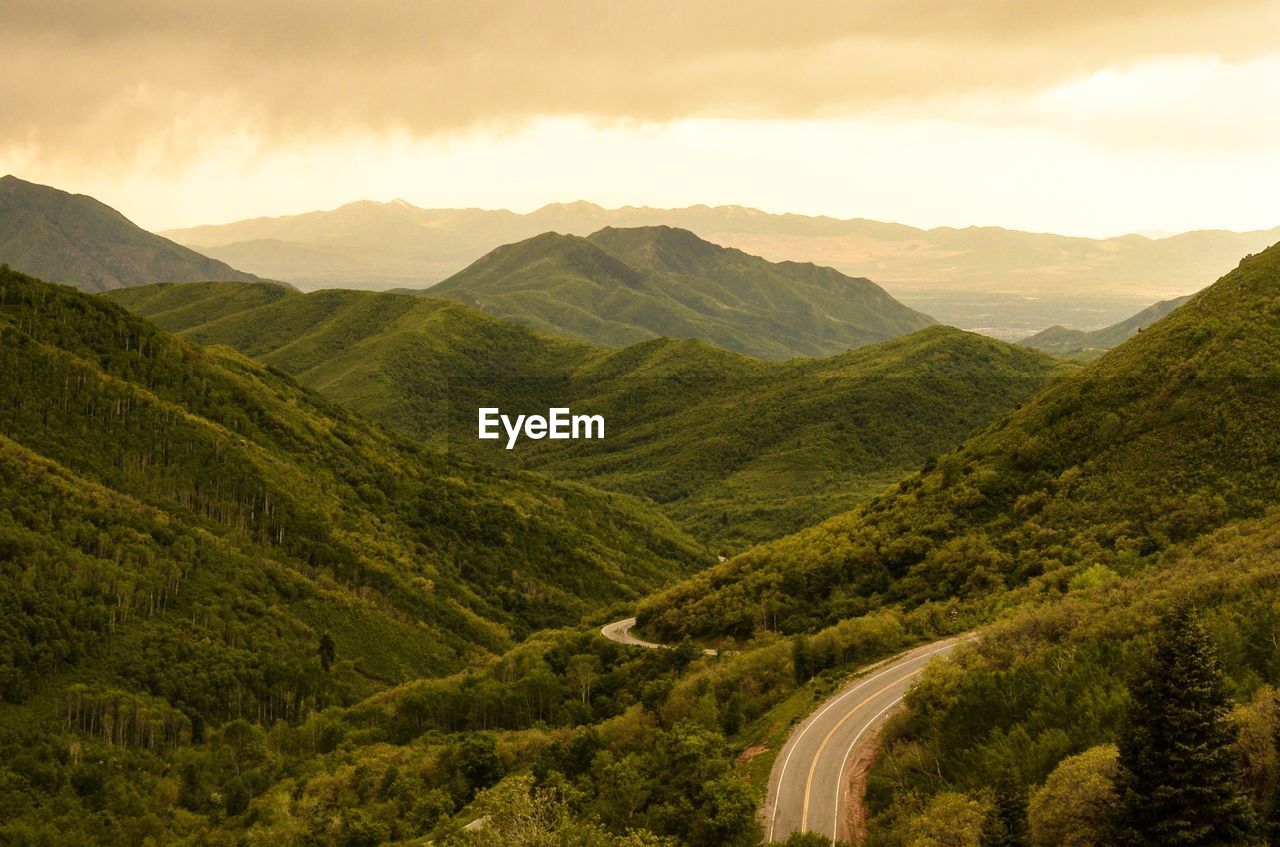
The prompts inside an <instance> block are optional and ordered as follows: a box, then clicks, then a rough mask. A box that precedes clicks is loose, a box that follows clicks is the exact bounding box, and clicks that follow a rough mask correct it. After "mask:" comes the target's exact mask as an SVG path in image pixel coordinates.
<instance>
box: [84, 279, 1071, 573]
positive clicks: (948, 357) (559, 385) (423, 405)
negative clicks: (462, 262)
mask: <svg viewBox="0 0 1280 847" xmlns="http://www.w3.org/2000/svg"><path fill="white" fill-rule="evenodd" d="M109 296H110V298H111V299H112V300H114V301H116V302H118V303H120V304H122V305H124V306H126V307H127V308H129V309H131V310H133V311H136V312H137V313H138V314H141V315H143V316H144V317H147V318H149V319H151V320H154V321H156V322H157V323H158V324H159V325H160V326H162V327H164V328H165V329H169V330H172V331H174V332H179V333H181V334H182V335H183V336H184V337H186V338H187V339H188V340H191V341H195V342H198V343H201V344H206V345H212V344H224V345H228V346H232V347H234V348H236V349H237V350H239V351H240V352H242V353H245V354H247V355H250V356H253V357H255V358H257V359H259V360H260V361H263V362H266V363H267V364H269V365H272V366H274V367H277V368H280V369H281V370H284V371H286V372H288V373H289V374H291V375H292V376H294V377H295V378H297V379H298V380H299V381H301V382H302V383H303V384H305V385H307V386H309V387H312V388H314V389H317V390H319V391H321V392H323V393H324V394H325V395H326V396H327V397H328V398H329V399H331V400H335V401H337V402H339V403H342V404H343V405H345V406H347V407H348V408H351V409H353V410H355V411H357V412H359V413H361V414H364V415H366V416H368V417H370V418H373V419H374V420H376V421H378V422H380V423H382V424H384V425H386V426H387V427H389V428H391V429H393V430H395V431H397V432H399V433H401V434H402V435H404V436H406V437H409V438H413V439H415V440H418V441H421V442H422V443H425V444H428V445H433V446H438V447H442V448H445V449H448V450H449V451H450V452H451V453H452V454H454V455H467V456H471V457H473V458H475V459H477V460H484V461H486V462H496V463H502V464H512V463H514V464H516V465H519V466H522V467H525V468H528V469H534V470H538V471H541V472H544V473H549V474H552V475H555V476H559V477H563V478H566V479H574V480H581V481H584V482H588V483H591V484H593V485H596V486H600V487H605V488H609V489H612V490H616V491H621V492H625V493H628V494H634V495H637V496H641V497H645V498H648V499H650V500H653V501H655V502H656V503H658V504H660V505H661V507H662V508H663V509H664V511H666V513H667V514H668V515H669V516H670V517H672V518H673V519H674V520H675V521H676V522H678V523H679V524H680V525H681V526H683V527H684V528H685V529H686V530H688V531H689V532H690V533H691V534H693V535H694V536H695V537H697V538H700V539H703V540H705V541H707V542H708V543H711V544H714V545H715V546H716V547H717V548H718V549H719V550H721V551H723V552H733V551H736V550H740V549H743V548H744V547H746V546H749V545H750V544H752V543H755V542H759V541H762V540H766V539H770V538H776V537H778V536H779V535H783V534H785V533H787V532H791V531H794V530H796V529H799V528H801V527H803V526H806V525H809V524H812V523H814V522H816V521H819V520H821V519H823V518H826V517H829V516H830V515H832V514H836V513H838V512H840V511H843V510H846V509H848V508H850V507H852V506H853V505H855V504H857V503H859V502H861V501H863V500H865V499H866V498H868V497H870V496H871V495H873V494H875V493H877V492H879V491H880V490H882V489H883V488H884V487H885V486H887V485H889V484H891V483H892V482H894V481H895V480H897V479H899V478H901V477H902V475H903V474H904V473H906V472H907V471H908V470H910V469H914V468H916V467H919V466H920V464H921V463H922V462H924V461H925V459H926V458H927V457H929V456H931V455H937V454H940V453H943V452H945V451H947V450H949V449H951V448H952V447H954V446H955V445H956V444H958V443H959V442H960V441H961V439H962V438H963V437H964V436H965V435H967V434H968V433H970V432H972V431H974V430H976V429H978V428H980V427H982V426H984V425H985V424H987V423H989V422H990V421H992V420H994V419H995V418H996V417H997V416H998V415H1000V414H1001V413H1003V412H1004V411H1006V410H1008V409H1009V408H1012V407H1013V406H1014V405H1015V404H1017V403H1019V402H1021V401H1022V400H1024V399H1026V398H1027V397H1029V396H1030V395H1031V394H1033V393H1034V392H1035V391H1036V390H1037V389H1038V388H1039V387H1041V386H1042V385H1043V384H1045V383H1046V382H1047V381H1048V380H1049V379H1050V378H1051V377H1052V376H1053V375H1054V374H1056V373H1057V372H1058V370H1059V368H1060V366H1059V364H1058V363H1056V362H1054V361H1053V360H1051V359H1050V358H1049V357H1047V356H1044V355H1043V354H1039V353H1035V352H1032V351H1029V350H1024V349H1021V348H1018V347H1016V346H1013V345H1009V344H1005V343H1003V342H999V341H994V340H992V339H989V338H984V337H982V336H977V335H972V334H969V333H964V332H961V331H959V330H954V329H949V328H945V327H929V328H927V329H924V330H921V331H919V332H916V333H913V334H911V335H908V336H904V337H902V338H897V339H894V340H892V341H887V342H883V343H880V344H876V345H872V346H869V347H864V348H861V349H859V350H855V351H851V352H848V353H844V354H842V355H839V356H833V357H830V358H827V359H816V360H815V359H797V360H792V361H789V362H780V363H774V362H762V361H758V360H754V359H748V358H746V357H743V356H739V355H737V354H733V353H728V352H725V351H723V350H719V349H717V348H715V347H712V346H710V345H708V344H705V343H702V342H699V341H693V340H685V341H672V340H668V339H654V340H651V341H645V342H641V343H638V344H635V345H632V346H631V347H628V348H625V349H622V350H608V349H602V348H598V347H592V346H589V345H585V344H581V343H578V342H573V341H569V340H566V339H558V338H553V337H549V336H541V335H536V334H534V333H532V332H530V331H528V330H526V329H524V328H522V327H519V326H516V325H513V324H510V323H506V322H503V321H499V320H496V319H494V318H491V317H489V316H487V315H484V314H482V313H480V312H478V311H476V310H474V309H470V308H468V307H466V306H462V305H460V304H456V303H451V302H448V301H443V300H432V299H428V298H416V297H409V296H405V295H397V294H375V293H366V292H355V291H336V290H334V291H319V292H315V293H313V294H307V295H296V294H290V293H289V292H287V290H285V289H281V288H277V287H272V286H265V285H251V284H238V283H193V284H182V285H157V286H146V287H142V288H133V289H128V290H124V291H118V292H112V293H111V294H110V295H109ZM553 402H554V403H556V404H559V405H567V406H569V407H571V408H573V409H574V410H575V411H589V412H590V413H593V414H602V415H604V416H605V419H606V421H607V422H608V430H607V435H606V438H605V440H604V441H602V442H552V441H543V442H529V441H525V442H522V443H520V444H519V445H518V446H517V447H516V449H515V450H512V451H507V450H504V449H502V445H501V444H498V443H495V442H481V441H478V440H477V439H476V437H475V436H476V409H477V408H479V407H480V406H499V407H501V408H503V410H504V411H508V412H511V413H545V412H546V409H547V406H548V404H549V403H553Z"/></svg>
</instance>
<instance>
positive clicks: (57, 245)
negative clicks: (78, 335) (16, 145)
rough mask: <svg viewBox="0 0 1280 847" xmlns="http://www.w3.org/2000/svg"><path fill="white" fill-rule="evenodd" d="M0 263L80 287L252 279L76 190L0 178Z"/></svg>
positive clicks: (98, 288)
mask: <svg viewBox="0 0 1280 847" xmlns="http://www.w3.org/2000/svg"><path fill="white" fill-rule="evenodd" d="M0 262H3V263H5V264H8V265H9V266H10V267H12V268H13V269H14V270H17V271H21V272H23V273H29V274H32V275H33V276H37V277H41V278H44V279H50V280H53V281H56V282H61V283H65V284H67V285H73V286H75V287H76V288H79V289H81V290H84V291H108V290H110V289H113V288H126V287H128V286H131V285H146V284H148V283H152V282H168V281H193V280H214V279H226V280H241V281H250V280H256V279H258V277H257V276H255V275H254V274H250V273H245V272H243V271H238V270H236V269H235V268H232V267H231V266H229V265H227V264H225V263H223V262H220V261H218V260H217V259H210V258H209V257H207V256H202V255H200V254H199V253H197V252H196V251H194V250H192V249H190V248H187V247H183V246H182V245H180V244H175V243H174V242H172V241H170V240H169V239H167V238H163V237H161V236H159V235H154V234H152V233H150V232H147V231H146V230H144V229H141V228H140V227H138V226H136V225H135V224H133V223H132V222H131V221H129V219H127V218H126V217H125V216H124V215H122V214H120V213H119V212H117V211H116V210H115V209H112V208H111V207H110V206H107V205H105V204H103V203H100V202H99V201H97V200H95V199H93V198H92V197H88V196H86V195H83V194H69V193H67V192H65V191H61V190H59V189H57V188H51V187H49V186H46V185H38V184H36V183H32V182H26V181H25V180H21V179H18V178H17V177H15V176H4V177H0Z"/></svg>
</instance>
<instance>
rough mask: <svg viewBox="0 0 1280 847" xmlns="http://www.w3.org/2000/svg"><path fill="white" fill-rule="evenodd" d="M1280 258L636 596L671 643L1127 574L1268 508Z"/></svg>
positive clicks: (1278, 446)
mask: <svg viewBox="0 0 1280 847" xmlns="http://www.w3.org/2000/svg"><path fill="white" fill-rule="evenodd" d="M1277 280H1280V247H1273V248H1271V249H1270V250H1268V251H1266V252H1264V253H1261V254H1259V255H1257V256H1253V257H1250V258H1248V259H1247V260H1245V261H1243V262H1242V263H1241V265H1240V267H1239V268H1237V269H1236V270H1234V271H1232V272H1231V273H1229V274H1227V275H1226V276H1225V277H1223V278H1222V279H1221V280H1219V281H1218V282H1217V283H1216V284H1214V285H1213V286H1211V287H1209V288H1208V289H1206V290H1205V291H1203V292H1201V293H1200V294H1198V295H1196V296H1195V297H1194V298H1193V299H1191V300H1190V301H1189V302H1188V303H1187V304H1186V305H1185V306H1183V307H1182V308H1181V309H1179V310H1178V311H1176V312H1174V313H1173V314H1171V315H1169V316H1168V317H1166V318H1165V319H1164V320H1162V321H1160V322H1158V323H1156V324H1155V325H1153V326H1152V327H1150V328H1149V329H1147V330H1146V331H1144V332H1143V333H1141V334H1140V335H1137V336H1135V337H1134V338H1132V339H1131V340H1129V341H1128V342H1126V343H1125V344H1123V345H1122V346H1120V347H1118V348H1117V349H1115V350H1113V351H1112V352H1111V353H1109V354H1107V355H1106V356H1104V357H1102V358H1101V359H1098V360H1097V361H1095V362H1093V363H1091V364H1089V365H1087V366H1085V367H1084V368H1082V369H1081V370H1079V371H1078V372H1076V373H1073V374H1069V375H1067V376H1065V377H1064V378H1062V379H1060V380H1058V381H1057V382H1056V383H1055V384H1053V385H1051V386H1050V387H1048V388H1047V389H1045V390H1044V391H1042V392H1041V393H1039V394H1037V395H1036V396H1035V397H1034V398H1032V399H1031V400H1030V401H1028V402H1027V403H1025V404H1023V405H1022V406H1021V408H1019V409H1016V410H1014V411H1012V412H1010V413H1008V414H1007V415H1005V416H1003V417H1002V418H1001V419H1000V420H998V421H997V422H995V423H994V424H992V425H991V426H989V427H988V428H987V429H985V430H984V431H982V432H980V433H978V434H977V435H975V436H974V437H972V438H970V439H969V440H968V441H966V442H965V444H964V445H963V446H962V447H961V448H959V449H957V450H955V451H953V452H951V453H948V454H945V455H943V456H941V457H940V458H938V459H936V460H931V461H928V462H926V463H925V465H924V467H923V469H922V470H921V471H920V472H919V473H918V474H916V475H914V476H911V477H909V478H907V479H904V480H903V481H901V482H900V483H899V484H898V485H897V486H896V488H895V489H894V490H892V491H889V492H887V493H885V494H882V495H880V496H878V497H876V498H874V499H872V500H871V501H869V502H868V503H867V504H865V505H864V506H861V507H859V508H858V509H855V510H854V511H852V512H850V513H848V514H846V515H842V516H839V517H837V518H833V519H832V520H830V521H828V522H826V523H824V524H821V525H819V526H817V527H815V528H813V529H809V530H805V531H803V532H800V533H798V534H796V535H793V536H791V537H788V538H784V539H781V540H779V541H776V542H773V543H768V544H764V545H761V546H759V547H757V548H754V549H753V550H751V551H749V552H747V553H745V554H743V555H741V556H738V557H736V558H734V559H731V560H729V561H728V562H726V563H724V564H723V565H720V566H718V567H715V568H712V569H711V570H709V571H704V572H702V573H700V574H698V575H696V576H695V577H693V578H691V579H690V580H689V581H687V582H686V583H684V584H682V585H677V586H675V587H673V588H671V589H669V590H667V591H665V592H662V593H660V594H659V595H657V596H655V597H652V598H649V599H647V600H646V601H645V603H644V604H643V605H642V607H641V608H640V614H639V618H640V623H641V626H642V627H644V628H646V629H648V630H649V631H650V632H653V633H656V634H658V635H659V636H661V637H664V638H667V639H677V640H678V639H679V638H681V637H683V636H686V635H708V636H710V635H716V636H731V637H734V638H737V639H747V638H750V637H751V636H752V635H753V634H755V633H758V632H762V631H765V630H775V631H780V632H784V633H797V632H805V631H808V630H812V629H814V628H817V627H821V626H824V625H827V624H830V623H833V622H835V621H837V620H839V619H842V618H846V617H849V616H851V615H857V614H862V613H864V612H866V611H868V610H872V609H876V608H881V607H885V606H893V605H898V604H905V605H907V606H911V605H914V604H917V603H920V602H923V601H926V600H931V599H941V598H947V597H958V598H975V599H978V598H982V597H995V596H998V595H999V594H1001V593H1002V592H1004V591H1005V590H1007V589H1009V588H1013V587H1016V586H1018V585H1022V584H1024V583H1026V582H1027V581H1028V580H1029V579H1032V578H1035V577H1040V576H1043V577H1046V578H1049V577H1050V576H1053V577H1054V578H1056V579H1058V580H1060V581H1063V582H1066V581H1068V580H1069V579H1071V578H1072V577H1074V576H1076V575H1078V574H1081V573H1083V572H1085V571H1088V570H1089V569H1091V568H1106V569H1109V570H1113V571H1120V572H1128V571H1132V570H1135V569H1137V568H1139V567H1141V566H1142V565H1143V564H1144V563H1147V562H1149V561H1151V559H1152V557H1153V556H1155V555H1156V554H1158V553H1159V552H1160V551H1161V550H1163V549H1166V548H1168V547H1169V546H1170V545H1172V544H1176V543H1178V542H1181V541H1186V540H1190V539H1193V538H1195V537H1197V536H1198V535H1201V534H1203V533H1205V532H1208V531H1211V530H1213V529H1214V528H1216V527H1218V526H1221V525H1223V524H1225V523H1227V522H1229V521H1231V520H1236V519H1240V518H1246V517H1253V516H1257V515H1259V514H1261V513H1262V511H1263V510H1264V509H1265V508H1266V507H1267V506H1268V505H1271V504H1273V503H1274V502H1275V500H1276V491H1277V486H1278V485H1280V408H1278V407H1277V406H1276V404H1275V403H1274V402H1273V398H1274V397H1275V396H1276V393H1277V388H1278V387H1280V366H1278V365H1277V363H1278V362H1280V331H1278V330H1280V287H1278V286H1277Z"/></svg>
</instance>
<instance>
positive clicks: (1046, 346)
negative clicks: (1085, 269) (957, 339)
mask: <svg viewBox="0 0 1280 847" xmlns="http://www.w3.org/2000/svg"><path fill="white" fill-rule="evenodd" d="M1192 296H1193V295H1190V294H1188V295H1187V296H1186V297H1175V298H1174V299H1172V300H1161V301H1160V302H1159V303H1152V304H1151V305H1150V306H1148V307H1147V308H1145V309H1143V310H1142V311H1141V312H1138V313H1137V314H1136V315H1134V316H1133V317H1130V318H1126V319H1125V320H1123V321H1120V322H1119V323H1115V324H1112V325H1111V326H1107V327H1103V328H1102V329H1095V330H1093V331H1091V332H1085V331H1084V330H1079V329H1067V328H1066V327H1065V326H1051V327H1049V328H1048V329H1045V330H1041V331H1040V332H1037V333H1036V334H1035V335H1033V336H1031V337H1029V338H1024V339H1022V340H1021V341H1019V342H1018V343H1019V344H1022V345H1025V346H1027V347H1032V348H1035V349H1036V350H1043V351H1044V352H1046V353H1052V354H1054V355H1055V356H1063V357H1065V358H1068V359H1076V360H1078V361H1082V362H1087V361H1089V360H1090V359H1096V358H1098V357H1099V356H1101V355H1102V354H1103V353H1105V352H1107V351H1108V350H1110V349H1111V348H1112V347H1116V346H1118V345H1120V344H1122V343H1123V342H1125V341H1128V340H1129V339H1130V338H1132V337H1133V336H1135V335H1137V334H1138V333H1140V332H1142V331H1143V330H1144V329H1146V328H1147V327H1149V326H1151V325H1152V324H1153V323H1155V322H1156V321H1158V320H1160V319H1161V318H1163V317H1164V316H1165V315H1167V314H1169V313H1170V312H1172V311H1173V310H1174V309H1177V308H1178V307H1179V306H1181V305H1182V304H1183V303H1185V302H1187V301H1188V300H1190V299H1191V297H1192Z"/></svg>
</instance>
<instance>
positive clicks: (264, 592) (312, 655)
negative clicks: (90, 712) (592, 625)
mask: <svg viewBox="0 0 1280 847" xmlns="http://www.w3.org/2000/svg"><path fill="white" fill-rule="evenodd" d="M0 335H2V336H3V339H2V340H3V344H0V398H2V399H0V468H2V470H0V476H2V478H3V482H4V484H3V485H2V486H0V567H2V568H3V569H4V578H3V580H0V592H2V593H0V598H2V599H0V607H2V608H3V614H2V615H0V697H2V698H3V700H4V701H5V702H7V703H9V704H11V705H6V706H2V707H0V726H4V725H13V724H14V722H15V721H22V720H27V719H28V718H29V717H31V716H32V715H36V716H39V715H42V714H45V710H46V709H48V708H51V707H53V706H54V705H55V704H56V703H58V702H59V698H61V697H62V692H63V690H64V689H65V688H66V686H67V685H68V684H70V683H72V682H75V683H78V684H92V685H93V686H96V688H95V690H101V691H117V692H123V694H122V696H127V697H134V696H135V695H136V696H138V697H145V698H150V699H147V701H146V702H148V703H149V704H151V705H152V706H154V708H155V709H156V710H157V714H164V715H167V716H169V717H167V718H166V721H169V720H170V719H172V724H173V727H176V728H175V729H172V731H173V732H176V733H178V734H179V735H181V734H184V733H186V734H188V735H195V737H198V735H199V733H198V730H197V729H194V728H193V727H195V728H198V727H199V725H200V724H201V722H203V721H209V720H214V719H217V720H226V719H228V718H230V717H235V716H240V715H243V716H246V717H250V718H251V719H255V720H261V721H266V722H270V720H272V719H274V717H290V718H292V717H298V716H299V715H301V714H305V713H306V712H307V711H309V710H311V709H314V708H318V707H322V706H323V705H324V704H325V703H326V702H334V701H340V700H343V699H347V698H349V697H352V696H357V695H361V694H364V693H368V692H369V691H371V690H374V689H376V688H379V687H381V686H384V685H387V684H391V683H395V682H399V681H401V680H404V679H408V678H416V677H422V676H435V675H439V674H445V673H450V672H453V671H455V670H457V669H459V668H460V667H462V666H464V665H465V664H466V663H467V662H469V661H472V660H474V659H475V658H476V657H477V656H481V655H484V654H487V653H491V652H494V651H499V650H502V649H504V648H506V647H507V646H509V645H510V644H512V643H513V642H514V641H515V640H516V639H518V638H521V637H523V636H524V635H525V634H526V633H528V632H530V631H531V630H533V629H535V628H540V627H544V626H548V625H557V624H563V623H568V622H574V621H577V620H578V619H579V617H580V616H581V615H582V614H584V613H585V612H588V611H591V610H593V609H595V608H597V607H599V606H601V605H603V604H607V603H611V602H615V601H617V600H618V599H620V598H625V597H634V596H636V595H637V594H639V593H641V592H644V591H647V590H651V589H652V588H654V587H656V586H658V585H661V584H663V583H665V582H667V581H669V580H670V579H671V577H672V576H673V575H674V574H687V573H689V572H690V571H692V570H694V569H696V568H697V567H699V566H702V565H703V564H705V563H706V561H707V559H708V557H707V556H706V554H704V553H702V552H701V551H700V550H699V549H698V548H697V547H695V545H694V544H693V543H692V542H691V541H689V540H688V539H687V537H686V536H684V535H683V534H681V533H680V532H678V531H677V530H676V529H674V527H672V526H671V525H670V524H669V523H668V522H667V521H666V520H665V519H663V518H662V517H661V516H659V515H658V514H656V513H655V512H654V511H653V510H652V509H650V508H648V507H645V506H643V505H642V504H640V503H638V502H636V501H634V500H632V499H630V498H626V497H623V496H621V495H610V494H603V493H600V492H597V491H593V490H590V489H586V488H583V487H580V486H577V485H573V484H567V483H555V482H552V481H550V480H547V479H545V478H542V477H536V476H532V475H528V474H525V473H521V472H515V471H501V470H497V469H493V468H477V467H473V466H471V465H469V464H467V463H465V462H459V461H457V460H454V459H450V458H448V457H446V456H445V455H443V454H441V453H439V452H430V451H426V450H422V449H419V448H417V447H416V446H414V445H411V444H406V443H400V442H396V441H393V440H392V439H391V438H390V437H388V436H387V435H385V434H383V433H382V431H381V430H380V429H379V428H378V427H376V426H375V425H372V424H370V423H369V422H368V421H365V420H363V419H361V418H358V417H356V416H354V415H352V414H350V413H348V412H346V411H344V410H343V409H341V408H340V407H338V406H336V405H334V404H333V403H331V402H329V401H327V400H325V399H323V398H322V397H320V396H319V395H317V394H315V393H312V392H310V391H308V390H305V389H302V388H300V387H298V386H297V385H296V383H294V382H293V381H292V380H291V379H290V378H289V377H287V376H285V375H284V374H283V373H281V372H280V371H278V370H274V369H269V368H264V367H263V366H262V365H260V364H258V363H255V362H253V361H251V360H249V359H246V358H245V357H243V356H241V355H240V354H238V353H234V352H232V351H229V350H226V349H225V348H220V349H212V350H202V349H201V348H198V347H196V346H193V345H191V344H189V343H187V342H185V341H182V340H181V339H177V338H175V337H173V336H171V335H169V334H167V333H165V332H163V331H161V330H158V329H157V328H156V327H155V326H154V325H152V324H150V323H148V322H146V321H144V320H142V319H140V318H137V317H135V316H133V315H131V314H129V313H128V312H126V311H125V310H123V309H122V308H120V307H118V306H116V305H113V304H111V303H107V302H104V301H102V300H100V299H97V298H92V297H89V296H86V295H83V294H79V293H77V292H75V291H73V290H71V289H69V288H65V287H60V286H54V285H50V284H47V283H44V282H40V281H38V280H35V279H32V278H30V277H26V276H24V275H21V274H17V273H14V272H11V271H9V270H8V269H7V268H5V269H4V270H3V271H2V272H0ZM322 637H325V638H329V639H331V644H332V646H333V649H332V651H331V652H332V653H333V655H334V656H335V657H336V659H335V661H336V664H335V665H334V672H332V673H329V672H323V671H322V670H321V668H320V665H319V659H318V656H319V652H318V646H317V645H318V644H319V643H320V641H321V639H322ZM104 696H105V695H104ZM27 700H30V701H31V706H30V708H29V709H26V710H24V709H21V708H20V707H18V706H16V705H12V704H16V703H22V702H24V701H27ZM139 731H140V730H139ZM166 731H169V730H166Z"/></svg>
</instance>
